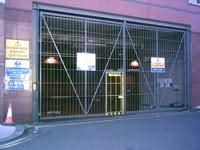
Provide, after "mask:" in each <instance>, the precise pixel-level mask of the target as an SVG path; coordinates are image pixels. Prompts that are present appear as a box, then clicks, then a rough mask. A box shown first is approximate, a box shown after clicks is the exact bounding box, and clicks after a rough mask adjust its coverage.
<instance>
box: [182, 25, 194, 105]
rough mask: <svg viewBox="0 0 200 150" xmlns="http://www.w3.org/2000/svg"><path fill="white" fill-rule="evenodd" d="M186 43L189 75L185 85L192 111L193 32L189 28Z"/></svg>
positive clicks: (187, 100)
mask: <svg viewBox="0 0 200 150" xmlns="http://www.w3.org/2000/svg"><path fill="white" fill-rule="evenodd" d="M185 36H186V39H187V40H186V41H185V51H184V54H185V56H186V72H187V75H186V81H187V84H185V86H186V103H187V105H188V106H186V107H188V109H191V107H192V95H191V89H192V87H191V72H192V70H191V68H192V67H191V61H192V58H191V49H192V47H191V31H190V28H189V27H188V29H187V31H186V35H185Z"/></svg>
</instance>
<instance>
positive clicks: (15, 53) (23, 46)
mask: <svg viewBox="0 0 200 150" xmlns="http://www.w3.org/2000/svg"><path fill="white" fill-rule="evenodd" d="M6 58H13V59H29V41H25V40H12V39H6Z"/></svg>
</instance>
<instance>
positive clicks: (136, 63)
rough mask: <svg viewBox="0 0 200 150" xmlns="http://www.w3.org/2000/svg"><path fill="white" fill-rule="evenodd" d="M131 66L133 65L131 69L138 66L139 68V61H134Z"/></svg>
mask: <svg viewBox="0 0 200 150" xmlns="http://www.w3.org/2000/svg"><path fill="white" fill-rule="evenodd" d="M130 65H131V67H138V66H139V63H138V61H137V60H134V61H132V62H131V64H130Z"/></svg>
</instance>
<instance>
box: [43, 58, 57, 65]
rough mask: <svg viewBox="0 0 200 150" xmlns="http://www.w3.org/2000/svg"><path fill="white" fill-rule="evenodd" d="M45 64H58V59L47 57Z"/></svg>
mask: <svg viewBox="0 0 200 150" xmlns="http://www.w3.org/2000/svg"><path fill="white" fill-rule="evenodd" d="M45 64H58V59H56V58H55V57H48V58H47V59H45Z"/></svg>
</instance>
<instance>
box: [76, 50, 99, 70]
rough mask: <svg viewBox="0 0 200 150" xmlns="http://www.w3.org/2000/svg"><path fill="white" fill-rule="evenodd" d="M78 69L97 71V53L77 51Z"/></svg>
mask: <svg viewBox="0 0 200 150" xmlns="http://www.w3.org/2000/svg"><path fill="white" fill-rule="evenodd" d="M77 70H80V71H95V70H96V54H92V53H77Z"/></svg>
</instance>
